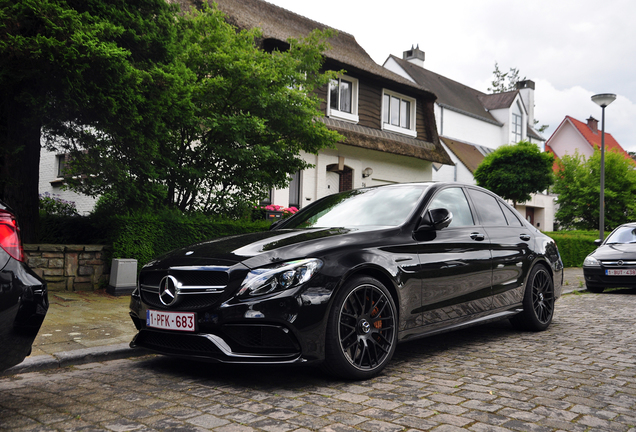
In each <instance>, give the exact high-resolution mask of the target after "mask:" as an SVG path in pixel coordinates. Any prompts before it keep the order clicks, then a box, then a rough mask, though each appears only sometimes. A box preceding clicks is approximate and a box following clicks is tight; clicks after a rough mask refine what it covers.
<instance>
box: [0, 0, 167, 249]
mask: <svg viewBox="0 0 636 432" xmlns="http://www.w3.org/2000/svg"><path fill="white" fill-rule="evenodd" d="M175 11H176V9H175V8H174V7H173V6H169V5H168V4H167V3H166V2H165V1H164V0H66V1H65V0H0V93H1V94H2V104H1V106H0V116H1V121H0V198H2V199H3V200H4V201H5V202H6V203H7V204H9V205H10V206H12V207H13V209H14V210H15V211H16V212H17V213H18V215H19V216H20V218H21V226H22V236H23V240H24V241H25V242H31V241H35V240H36V227H37V218H38V177H39V160H40V159H39V158H40V139H41V136H42V134H44V135H45V136H48V137H49V138H51V137H53V136H56V135H63V136H66V137H67V139H74V138H77V136H78V135H79V133H78V131H81V130H84V131H87V130H91V131H94V133H95V134H97V133H98V132H101V134H102V135H106V134H108V133H110V132H111V130H114V129H115V128H116V126H117V125H118V124H119V125H121V124H126V125H130V127H131V128H133V127H135V128H137V129H135V130H136V131H137V136H136V137H137V138H138V140H137V141H135V142H134V144H133V142H132V141H131V142H129V143H128V145H129V146H133V145H134V146H136V147H138V148H140V149H142V148H143V146H144V144H145V142H147V141H152V139H153V135H155V134H156V133H157V132H161V125H160V124H158V121H157V120H156V119H157V117H156V116H148V117H145V116H144V113H145V109H146V108H147V106H148V105H152V104H153V103H154V104H155V105H157V103H155V102H153V101H151V100H150V99H149V98H148V96H149V95H150V93H151V92H152V91H157V90H158V87H159V86H156V85H155V86H154V88H153V86H151V85H150V83H152V82H155V83H156V82H160V81H161V80H162V79H163V77H164V76H165V73H164V72H163V69H162V65H164V64H169V63H170V62H171V61H172V57H173V55H174V53H173V52H172V51H171V47H172V46H173V41H174V37H175V32H174V19H173V17H174V14H175ZM149 101H150V102H149ZM50 142H52V141H51V140H50ZM140 151H144V150H140Z"/></svg>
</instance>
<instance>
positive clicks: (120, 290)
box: [106, 258, 137, 296]
mask: <svg viewBox="0 0 636 432" xmlns="http://www.w3.org/2000/svg"><path fill="white" fill-rule="evenodd" d="M136 286H137V260H136V259H127V258H123V259H122V258H115V259H113V261H112V263H111V267H110V281H109V282H108V288H106V292H107V293H108V294H110V295H115V296H120V295H130V293H132V292H133V290H134V289H135V287H136Z"/></svg>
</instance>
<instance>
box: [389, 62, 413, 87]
mask: <svg viewBox="0 0 636 432" xmlns="http://www.w3.org/2000/svg"><path fill="white" fill-rule="evenodd" d="M382 66H383V67H385V68H387V69H388V70H390V71H391V72H393V73H396V74H398V75H400V76H402V77H404V78H406V79H407V80H409V81H411V82H415V80H414V79H413V78H411V76H410V75H409V74H407V73H406V72H405V71H404V69H402V66H400V65H399V64H397V62H396V61H395V60H394V59H393V58H391V57H389V58H388V59H386V61H385V62H384V64H383V65H382Z"/></svg>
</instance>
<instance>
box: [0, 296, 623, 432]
mask: <svg viewBox="0 0 636 432" xmlns="http://www.w3.org/2000/svg"><path fill="white" fill-rule="evenodd" d="M635 309H636V296H633V295H627V294H621V293H615V292H612V293H608V294H607V295H605V294H604V295H589V294H583V295H576V296H575V295H569V296H565V297H564V298H562V299H561V300H559V302H558V303H557V307H556V314H555V318H554V322H553V324H552V326H551V327H550V329H548V330H547V331H545V332H539V333H533V332H527V333H525V332H517V331H515V330H513V329H512V327H511V326H510V325H509V324H508V323H506V322H504V323H494V324H487V325H484V326H481V327H476V328H472V329H467V330H462V331H457V332H453V333H448V334H445V335H443V336H434V337H431V338H428V339H424V340H417V341H413V342H407V343H405V344H402V345H399V346H398V347H397V350H396V354H395V358H394V360H393V361H392V362H391V363H390V364H389V365H388V367H387V368H386V370H385V371H384V372H383V373H382V374H381V375H380V376H378V377H376V378H374V379H372V380H368V381H364V382H352V381H341V380H337V379H333V378H330V377H327V376H325V375H323V374H322V373H321V372H318V371H317V370H315V369H312V368H286V367H272V368H265V367H259V368H256V367H241V366H231V367H230V366H228V365H215V367H214V368H210V367H209V364H201V363H197V362H188V363H187V365H186V364H185V363H184V362H183V361H176V360H174V359H170V358H167V357H162V356H154V355H150V356H145V357H140V358H128V359H120V360H113V361H98V362H93V363H86V364H82V365H79V366H75V367H62V368H58V369H51V370H42V371H39V372H27V373H23V374H19V373H18V374H14V375H5V376H1V377H0V430H11V431H13V430H17V431H20V430H31V431H48V430H83V429H84V430H111V431H125V430H135V431H142V432H143V431H150V430H174V431H178V430H183V431H204V430H214V431H215V432H218V431H222V432H234V431H237V432H251V431H267V432H305V431H313V430H323V431H338V432H347V431H355V430H358V431H359V430H369V431H374V432H375V431H380V432H382V431H387V432H393V431H403V430H405V431H422V430H432V431H438V432H440V431H441V432H445V431H467V430H469V431H473V432H486V431H488V432H490V431H492V432H502V431H504V430H512V431H524V432H525V431H530V432H535V431H536V432H543V431H572V432H585V431H587V432H592V431H594V432H596V431H603V432H606V431H610V432H613V431H621V432H636V414H634V413H635V412H636V375H635V374H634V372H633V371H634V368H635V367H636V340H635V339H634V337H633V328H635V327H636V317H634V315H633V310H635ZM581 317H585V327H582V323H581V319H582V318H581ZM71 330H72V329H71ZM423 341H425V343H422V342H423Z"/></svg>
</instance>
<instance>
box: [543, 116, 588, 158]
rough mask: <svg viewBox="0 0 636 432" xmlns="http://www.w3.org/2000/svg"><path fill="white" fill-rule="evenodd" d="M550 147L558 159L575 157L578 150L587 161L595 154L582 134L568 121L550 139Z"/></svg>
mask: <svg viewBox="0 0 636 432" xmlns="http://www.w3.org/2000/svg"><path fill="white" fill-rule="evenodd" d="M549 144H550V147H551V148H552V150H554V152H555V153H556V155H557V156H558V157H563V156H565V155H570V156H573V155H574V154H575V153H576V151H577V150H578V152H579V154H580V155H581V156H584V157H585V158H586V159H587V158H589V157H590V156H592V155H593V154H594V149H593V148H592V146H590V145H589V144H588V143H587V141H586V140H585V138H583V137H582V136H581V133H580V132H579V131H578V130H576V128H575V127H574V126H572V124H571V123H570V122H568V121H565V122H564V123H563V126H561V127H560V128H559V129H558V130H557V131H556V132H554V134H553V135H552V136H551V137H550V143H549Z"/></svg>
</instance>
